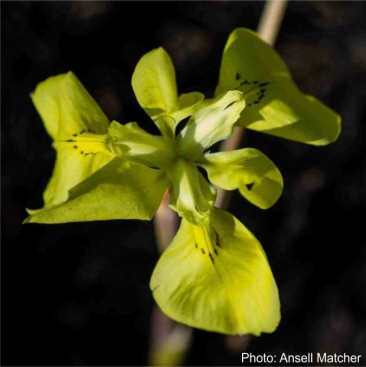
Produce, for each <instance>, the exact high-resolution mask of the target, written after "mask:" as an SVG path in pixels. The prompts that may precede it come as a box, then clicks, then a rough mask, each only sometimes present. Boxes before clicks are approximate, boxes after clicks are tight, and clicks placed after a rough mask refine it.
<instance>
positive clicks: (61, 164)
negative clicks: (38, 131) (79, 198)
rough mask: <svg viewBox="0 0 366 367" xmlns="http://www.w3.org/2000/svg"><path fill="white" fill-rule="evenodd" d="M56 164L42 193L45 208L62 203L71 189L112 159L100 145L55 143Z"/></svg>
mask: <svg viewBox="0 0 366 367" xmlns="http://www.w3.org/2000/svg"><path fill="white" fill-rule="evenodd" d="M54 146H55V148H56V152H57V155H56V163H55V167H54V170H53V173H52V176H51V179H50V181H49V183H48V185H47V187H46V190H45V191H44V193H43V200H44V204H45V207H47V206H49V205H56V204H59V203H62V202H64V201H65V200H67V198H68V193H69V190H70V189H71V188H73V187H74V186H76V185H78V184H79V183H80V182H82V181H83V180H85V179H86V178H88V177H89V176H91V175H92V174H93V173H94V172H95V171H97V170H98V169H100V168H101V167H103V166H104V165H106V164H107V163H108V162H110V161H111V160H112V159H113V155H112V154H111V153H110V152H109V151H108V149H107V148H106V147H105V146H104V145H103V144H102V143H99V144H98V143H97V144H92V145H91V146H92V147H91V149H90V147H89V149H88V146H87V145H86V144H84V148H83V145H82V144H78V143H68V142H57V143H55V144H54Z"/></svg>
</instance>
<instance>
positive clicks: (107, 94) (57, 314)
mask: <svg viewBox="0 0 366 367" xmlns="http://www.w3.org/2000/svg"><path fill="white" fill-rule="evenodd" d="M262 6H263V3H261V2H231V1H223V2H119V3H117V2H109V1H106V2H103V1H98V2H83V1H82V2H76V1H70V2H25V1H24V2H1V13H2V20H1V22H2V140H1V144H2V342H3V346H2V364H3V365H28V366H30V365H43V366H45V365H50V366H53V365H79V366H81V365H104V366H107V365H143V364H146V358H147V346H148V338H149V322H150V313H151V311H152V307H153V300H152V296H151V292H150V290H149V288H148V283H149V277H150V275H151V273H152V270H153V268H154V265H155V263H156V261H157V258H158V254H157V249H156V245H155V242H154V236H153V228H152V223H150V222H142V221H111V222H94V223H80V224H79V223H77V224H65V225H52V226H47V225H25V226H22V224H21V223H22V221H23V220H24V218H25V217H26V212H25V208H26V207H29V208H39V207H41V206H42V192H43V189H44V187H45V185H46V183H47V182H48V179H49V177H50V175H51V172H52V168H53V163H54V159H55V154H54V151H53V149H52V148H51V145H50V143H51V140H50V138H49V137H48V136H47V134H46V132H45V130H44V128H43V125H42V123H41V120H40V118H39V116H38V115H37V113H36V111H35V109H34V107H33V106H32V103H31V100H30V98H29V93H30V92H31V91H33V90H34V88H35V86H36V85H37V83H38V82H40V81H42V80H44V79H45V78H47V77H49V76H52V75H56V74H59V73H64V72H67V71H69V70H72V71H73V72H74V73H75V74H76V75H77V76H78V78H79V79H80V80H81V81H82V82H83V84H84V85H85V86H86V88H87V89H88V90H89V92H90V93H91V94H92V95H93V96H94V98H95V99H96V100H97V101H98V103H99V104H100V105H101V106H102V108H103V110H104V111H105V113H106V114H107V116H108V117H109V118H110V119H111V120H112V119H116V120H117V121H119V122H121V123H126V122H129V121H138V122H139V124H140V126H142V127H143V128H144V129H146V130H148V131H150V132H156V130H155V128H154V126H153V123H152V122H151V121H150V120H149V119H148V118H147V117H146V116H145V114H144V112H143V110H142V109H141V108H140V107H139V106H138V104H137V101H136V99H135V97H134V95H133V91H132V88H131V83H130V81H131V75H132V72H133V70H134V66H135V65H136V63H137V61H138V60H139V58H140V57H141V56H142V55H143V54H145V53H146V52H148V51H150V50H151V49H153V48H156V47H158V46H163V47H164V48H165V49H166V50H167V51H168V53H169V54H170V55H171V57H172V59H173V62H174V64H175V66H176V70H177V79H178V89H179V91H180V93H185V92H190V91H196V90H197V91H200V92H202V93H204V94H205V95H206V96H207V97H210V96H212V94H213V91H214V89H215V87H216V83H217V79H218V70H219V65H220V59H221V53H222V50H223V47H224V44H225V41H226V39H227V37H228V35H229V33H230V32H231V31H232V30H233V29H234V28H235V27H248V28H251V29H255V28H256V25H257V22H258V19H259V16H260V13H261V10H262ZM146 14H147V15H148V16H149V15H150V18H148V19H147V20H146ZM142 15H144V19H143V18H142ZM365 18H366V3H365V2H348V3H346V2H326V1H325V2H311V1H310V2H291V3H290V4H289V6H288V9H287V12H286V15H285V19H284V23H283V27H282V29H281V32H280V35H279V39H278V42H277V45H276V48H277V50H278V51H279V52H280V53H281V55H282V56H283V57H284V59H285V61H286V63H287V64H288V66H289V68H290V69H291V71H292V72H293V76H294V79H295V80H296V81H297V83H298V84H299V86H300V88H301V89H302V90H303V91H305V92H306V93H309V94H313V95H315V96H316V97H318V98H320V99H321V100H322V101H324V102H325V103H326V104H328V105H329V106H330V107H332V108H334V109H335V110H336V111H338V112H339V113H340V114H341V115H342V117H343V131H342V134H341V137H340V139H339V140H338V141H337V142H336V143H334V144H332V145H329V146H327V147H313V146H306V145H304V144H299V143H294V142H290V141H285V140H283V139H279V138H275V137H271V136H268V135H264V134H260V133H255V132H249V133H248V134H247V135H246V139H245V140H246V141H245V144H246V146H250V147H254V148H257V149H259V150H261V151H262V152H263V153H265V154H266V155H268V156H269V157H270V158H271V159H272V160H273V161H274V162H275V163H276V165H277V166H278V167H279V169H280V170H281V172H282V174H283V176H284V181H285V189H284V194H283V196H282V198H281V199H280V200H279V202H278V203H277V204H276V205H275V206H274V207H273V208H271V209H269V210H268V211H261V210H260V209H257V208H255V207H254V206H251V205H250V204H249V203H247V202H245V200H244V199H242V198H239V196H240V195H239V194H237V193H235V194H234V197H233V200H232V204H231V207H230V210H231V212H232V213H233V214H234V215H235V216H237V217H238V218H239V219H240V220H241V221H243V223H244V224H245V225H246V226H247V227H248V228H249V229H250V230H251V231H252V232H253V233H254V234H255V235H256V236H257V238H258V239H259V240H260V241H261V243H262V245H263V247H264V249H265V251H266V253H267V255H268V258H269V261H270V264H271V266H272V269H273V272H274V275H275V278H276V280H277V282H278V286H279V290H280V296H281V301H282V321H281V324H280V326H279V328H278V330H277V331H276V332H275V333H273V334H271V335H264V336H262V337H260V338H253V339H252V340H251V342H250V344H249V346H248V348H247V349H245V346H240V345H239V346H238V347H236V348H227V347H226V344H225V338H224V337H223V336H222V335H219V334H214V333H207V332H204V331H199V330H197V331H195V333H194V340H193V345H192V349H191V352H190V354H189V356H188V360H187V365H241V352H244V351H247V352H250V353H253V354H263V353H266V354H272V355H275V354H276V355H277V356H279V355H281V353H287V354H305V353H309V352H313V353H316V352H322V353H324V352H327V353H339V354H340V353H348V354H357V355H360V354H361V355H363V360H362V362H361V363H360V364H361V365H364V364H365V363H366V251H365V201H366V197H365V196H366V195H365V118H366V110H365V100H366V43H365V39H366V22H365V20H366V19H365ZM131 24H132V26H131ZM125 340H128V342H127V343H126V341H125ZM135 350H138V353H137V354H136V353H135Z"/></svg>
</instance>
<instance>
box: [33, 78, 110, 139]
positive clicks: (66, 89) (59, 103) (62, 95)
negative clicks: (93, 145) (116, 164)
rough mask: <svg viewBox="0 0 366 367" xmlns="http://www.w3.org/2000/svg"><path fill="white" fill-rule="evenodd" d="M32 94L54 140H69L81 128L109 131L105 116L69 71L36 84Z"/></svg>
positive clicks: (95, 131)
mask: <svg viewBox="0 0 366 367" xmlns="http://www.w3.org/2000/svg"><path fill="white" fill-rule="evenodd" d="M31 97H32V101H33V103H34V105H35V107H36V109H37V111H38V113H39V114H40V115H41V117H42V120H43V123H44V125H45V128H46V130H47V132H48V134H49V135H50V136H51V137H52V138H53V139H54V140H69V139H72V138H73V135H75V134H80V133H81V132H84V131H92V132H94V133H97V134H105V133H106V132H107V130H108V126H109V121H108V118H107V117H106V116H105V115H104V113H103V111H102V110H101V108H100V107H99V106H98V104H97V103H96V102H95V101H94V99H93V98H92V97H91V96H90V94H89V93H88V92H87V90H86V89H85V88H84V87H83V85H82V84H81V83H80V81H79V80H78V78H77V77H76V76H75V75H74V74H73V73H72V72H71V71H70V72H68V73H67V74H61V75H57V76H53V77H51V78H48V79H46V80H45V81H43V82H41V83H39V84H38V85H37V87H36V89H35V91H34V92H33V94H32V95H31Z"/></svg>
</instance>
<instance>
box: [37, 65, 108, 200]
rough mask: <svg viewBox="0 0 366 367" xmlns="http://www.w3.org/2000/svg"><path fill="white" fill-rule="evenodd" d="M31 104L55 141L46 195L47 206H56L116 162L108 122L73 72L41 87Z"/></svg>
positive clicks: (41, 84) (42, 84)
mask: <svg viewBox="0 0 366 367" xmlns="http://www.w3.org/2000/svg"><path fill="white" fill-rule="evenodd" d="M32 101H33V103H34V105H35V107H36V109H37V111H38V112H39V114H40V115H41V118H42V120H43V123H44V125H45V128H46V130H47V131H48V133H49V134H50V136H51V137H52V138H53V139H54V140H55V142H54V144H53V146H54V148H55V149H56V164H55V168H54V171H53V174H52V177H51V179H50V182H49V183H48V185H47V188H46V190H45V192H44V194H43V198H44V203H45V206H49V205H55V204H59V203H61V202H63V201H65V200H66V199H67V197H68V191H69V190H70V189H71V188H72V187H74V186H76V185H77V184H79V183H80V182H81V181H83V180H84V179H85V178H87V177H89V176H90V175H91V174H92V173H94V172H95V171H96V170H98V169H99V168H101V167H103V166H104V165H105V164H107V163H108V162H109V161H110V160H111V159H112V158H113V155H112V154H111V152H110V150H109V149H108V148H107V145H106V144H107V140H108V137H107V132H108V126H109V121H108V119H107V117H106V116H105V115H104V113H103V112H102V110H101V109H100V107H99V106H98V104H97V103H96V102H95V101H94V99H93V98H92V97H91V96H90V95H89V93H88V92H87V91H86V90H85V88H84V87H83V85H82V84H81V83H80V81H79V80H78V79H77V77H76V76H75V75H74V74H73V73H72V72H69V73H67V74H61V75H57V76H54V77H51V78H48V79H47V80H45V81H43V82H41V83H39V84H38V85H37V87H36V89H35V91H34V93H33V94H32Z"/></svg>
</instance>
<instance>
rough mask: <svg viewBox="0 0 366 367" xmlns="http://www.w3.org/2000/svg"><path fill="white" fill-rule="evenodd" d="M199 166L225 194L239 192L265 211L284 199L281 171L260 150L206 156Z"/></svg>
mask: <svg viewBox="0 0 366 367" xmlns="http://www.w3.org/2000/svg"><path fill="white" fill-rule="evenodd" d="M199 164H200V166H202V167H203V168H205V169H206V171H207V173H208V177H209V179H210V181H211V182H212V183H213V184H214V185H216V186H218V187H221V188H223V189H225V190H235V189H239V191H240V193H241V194H242V195H243V196H244V197H245V198H246V199H247V200H249V201H250V202H251V203H252V204H254V205H257V206H258V207H260V208H262V209H267V208H269V207H271V206H272V205H273V204H274V203H275V202H276V201H277V200H278V199H279V197H280V196H281V193H282V189H283V179H282V176H281V173H280V171H279V170H278V168H277V167H276V166H275V165H274V163H273V162H272V161H271V160H270V159H269V158H268V157H267V156H265V155H264V154H263V153H261V152H260V151H259V150H257V149H253V148H246V149H239V150H233V151H230V152H220V153H213V154H206V155H205V156H204V158H203V159H202V160H201V161H200V163H199Z"/></svg>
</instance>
